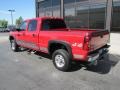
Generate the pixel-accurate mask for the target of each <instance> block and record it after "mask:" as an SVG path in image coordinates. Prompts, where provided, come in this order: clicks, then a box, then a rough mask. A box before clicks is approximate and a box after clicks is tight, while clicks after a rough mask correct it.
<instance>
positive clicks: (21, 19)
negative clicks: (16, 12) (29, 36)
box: [16, 16, 23, 27]
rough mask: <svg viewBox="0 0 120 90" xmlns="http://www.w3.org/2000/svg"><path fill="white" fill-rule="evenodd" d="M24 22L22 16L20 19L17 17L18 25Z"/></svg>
mask: <svg viewBox="0 0 120 90" xmlns="http://www.w3.org/2000/svg"><path fill="white" fill-rule="evenodd" d="M22 22H23V18H22V17H21V16H20V17H19V18H18V19H16V26H17V27H18V26H19V25H20V24H21V23H22Z"/></svg>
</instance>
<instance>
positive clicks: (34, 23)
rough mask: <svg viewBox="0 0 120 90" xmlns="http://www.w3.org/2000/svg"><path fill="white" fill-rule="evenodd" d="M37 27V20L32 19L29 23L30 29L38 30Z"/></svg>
mask: <svg viewBox="0 0 120 90" xmlns="http://www.w3.org/2000/svg"><path fill="white" fill-rule="evenodd" d="M36 29H37V20H31V21H30V22H29V25H28V30H29V31H36Z"/></svg>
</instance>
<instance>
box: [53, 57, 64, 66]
mask: <svg viewBox="0 0 120 90" xmlns="http://www.w3.org/2000/svg"><path fill="white" fill-rule="evenodd" d="M55 63H56V65H57V67H59V68H62V67H64V65H65V59H64V57H63V56H62V55H56V56H55Z"/></svg>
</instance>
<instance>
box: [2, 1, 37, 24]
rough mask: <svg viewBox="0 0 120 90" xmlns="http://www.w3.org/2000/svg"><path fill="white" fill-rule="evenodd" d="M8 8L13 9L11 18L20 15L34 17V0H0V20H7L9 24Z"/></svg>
mask: <svg viewBox="0 0 120 90" xmlns="http://www.w3.org/2000/svg"><path fill="white" fill-rule="evenodd" d="M9 9H14V10H15V12H14V13H13V20H14V24H15V20H16V19H18V18H19V17H20V16H22V18H23V19H24V20H25V19H28V18H34V17H35V0H0V20H3V19H5V20H7V21H8V22H9V24H11V23H12V22H11V15H10V12H9V11H8V10H9Z"/></svg>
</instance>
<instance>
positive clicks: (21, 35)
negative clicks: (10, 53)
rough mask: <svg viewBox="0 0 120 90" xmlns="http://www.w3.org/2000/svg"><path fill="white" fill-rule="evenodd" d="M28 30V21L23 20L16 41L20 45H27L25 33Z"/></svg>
mask: <svg viewBox="0 0 120 90" xmlns="http://www.w3.org/2000/svg"><path fill="white" fill-rule="evenodd" d="M26 30H27V21H24V22H22V24H21V25H20V27H19V32H18V33H17V36H16V41H17V43H18V44H19V45H22V46H26V45H25V33H26Z"/></svg>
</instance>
